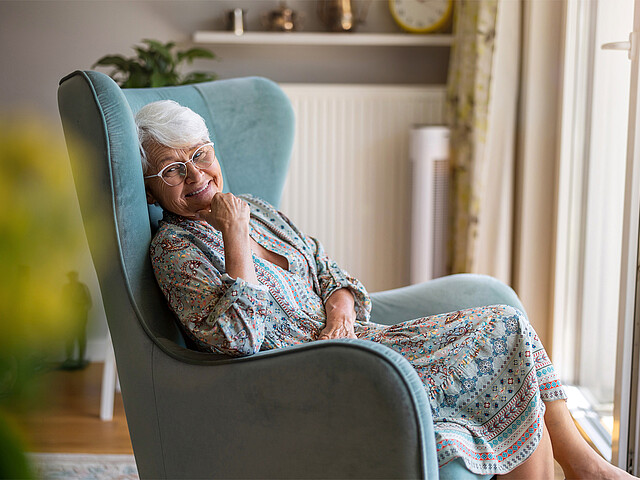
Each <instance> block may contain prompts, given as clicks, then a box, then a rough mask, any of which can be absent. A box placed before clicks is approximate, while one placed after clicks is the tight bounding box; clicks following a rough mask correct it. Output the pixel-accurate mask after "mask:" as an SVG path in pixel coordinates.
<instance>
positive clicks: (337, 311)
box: [318, 288, 356, 340]
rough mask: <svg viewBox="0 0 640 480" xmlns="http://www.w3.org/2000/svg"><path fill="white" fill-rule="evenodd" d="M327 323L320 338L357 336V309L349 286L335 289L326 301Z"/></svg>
mask: <svg viewBox="0 0 640 480" xmlns="http://www.w3.org/2000/svg"><path fill="white" fill-rule="evenodd" d="M325 310H326V312H327V323H326V326H325V328H324V329H323V330H322V332H320V336H319V337H318V340H330V339H332V338H356V334H355V331H354V329H353V326H354V324H355V322H356V310H355V301H354V298H353V294H352V293H351V291H350V290H349V289H348V288H340V289H338V290H335V291H334V292H333V293H332V294H331V295H330V296H329V298H328V299H327V301H326V303H325Z"/></svg>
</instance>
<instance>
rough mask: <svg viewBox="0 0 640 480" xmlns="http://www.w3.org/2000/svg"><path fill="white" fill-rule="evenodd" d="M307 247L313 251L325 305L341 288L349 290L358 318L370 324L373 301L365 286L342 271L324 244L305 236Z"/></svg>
mask: <svg viewBox="0 0 640 480" xmlns="http://www.w3.org/2000/svg"><path fill="white" fill-rule="evenodd" d="M305 241H306V243H307V245H309V247H310V248H311V249H312V251H313V257H314V259H315V262H316V267H317V275H318V282H319V284H320V296H321V297H322V301H323V303H326V301H327V299H328V298H329V297H330V296H331V294H332V293H333V292H335V291H336V290H338V289H340V288H348V289H349V290H350V291H351V293H352V294H353V298H354V300H355V305H354V306H355V310H356V318H357V320H359V321H361V322H368V321H369V316H370V314H371V300H370V299H369V294H368V293H367V290H366V289H365V288H364V285H363V284H362V283H361V282H360V280H358V279H357V278H354V277H352V276H351V275H349V273H348V272H346V271H345V270H342V269H341V268H340V267H339V266H338V264H337V263H336V262H335V261H334V260H332V259H331V258H329V256H328V255H327V254H326V253H325V251H324V247H323V246H322V243H320V242H319V241H318V240H317V239H315V238H313V237H309V236H305Z"/></svg>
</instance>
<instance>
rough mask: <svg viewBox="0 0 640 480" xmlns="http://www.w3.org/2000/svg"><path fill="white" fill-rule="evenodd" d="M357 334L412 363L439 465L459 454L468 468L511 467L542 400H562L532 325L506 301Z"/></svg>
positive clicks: (521, 456)
mask: <svg viewBox="0 0 640 480" xmlns="http://www.w3.org/2000/svg"><path fill="white" fill-rule="evenodd" d="M357 335H358V337H359V338H362V339H366V340H371V341H375V342H377V343H381V344H384V345H386V346H388V347H389V348H392V349H393V350H395V351H397V352H398V353H400V354H401V355H403V356H404V357H405V358H406V359H407V360H408V361H409V362H410V363H411V364H412V366H413V367H414V368H415V369H416V372H417V373H418V375H419V376H420V378H421V379H422V381H423V383H424V385H425V389H426V390H427V393H428V395H429V399H430V402H431V408H432V413H433V417H434V427H435V431H436V445H437V448H438V459H439V462H440V465H441V466H442V465H445V464H447V463H448V462H450V461H452V460H454V459H456V458H461V459H462V460H463V461H464V462H465V464H466V465H467V467H468V468H469V469H470V470H472V471H474V472H476V473H483V474H491V473H506V472H508V471H510V470H512V469H513V468H515V467H516V466H517V465H519V464H520V463H522V462H523V461H524V460H525V459H526V458H528V457H529V455H530V454H531V453H532V452H533V450H534V449H535V447H536V446H537V444H538V441H539V438H540V434H541V431H542V430H541V422H542V415H543V413H544V404H543V402H542V400H554V399H558V398H564V392H563V391H562V388H561V386H560V385H559V382H558V379H557V376H556V374H555V371H554V370H553V366H552V365H551V362H550V361H549V358H548V356H547V354H546V352H545V351H544V348H543V347H542V344H541V343H540V341H539V339H538V337H537V335H536V334H535V331H534V330H533V329H532V328H531V326H530V325H529V323H528V321H527V319H526V318H525V316H524V314H523V313H522V312H520V311H519V310H517V309H515V308H513V307H510V306H506V305H493V306H485V307H477V308H471V309H467V310H462V311H457V312H452V313H445V314H439V315H434V316H431V317H424V318H419V319H416V320H411V321H407V322H404V323H401V324H398V325H394V326H388V327H387V326H382V325H371V326H370V327H368V328H365V329H363V330H360V331H359V332H358V333H357Z"/></svg>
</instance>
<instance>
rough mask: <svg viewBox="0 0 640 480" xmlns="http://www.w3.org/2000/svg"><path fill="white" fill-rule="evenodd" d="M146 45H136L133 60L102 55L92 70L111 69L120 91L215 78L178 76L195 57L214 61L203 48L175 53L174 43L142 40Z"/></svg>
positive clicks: (204, 74)
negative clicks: (184, 65) (180, 68)
mask: <svg viewBox="0 0 640 480" xmlns="http://www.w3.org/2000/svg"><path fill="white" fill-rule="evenodd" d="M142 43H144V44H145V45H146V47H145V46H140V45H138V46H135V47H134V50H135V51H136V53H137V56H136V57H131V58H124V57H123V56H121V55H105V56H104V57H102V58H100V59H99V60H98V61H97V62H96V63H94V64H93V67H96V66H101V67H109V66H113V67H114V69H113V71H112V72H111V73H110V74H109V75H110V76H111V78H113V79H114V80H115V81H116V82H117V83H118V85H120V86H121V87H122V88H146V87H165V86H170V85H186V84H191V83H200V82H208V81H211V80H215V79H216V74H215V73H212V72H191V73H189V74H187V75H185V76H181V75H180V74H179V72H178V69H179V67H180V66H181V65H182V64H184V63H187V64H191V63H192V62H193V61H194V60H195V59H197V58H208V59H214V58H215V55H214V54H213V52H211V51H209V50H205V49H202V48H190V49H188V50H184V51H176V52H174V49H175V46H176V44H175V42H168V43H166V44H163V43H161V42H159V41H157V40H150V39H144V40H143V41H142Z"/></svg>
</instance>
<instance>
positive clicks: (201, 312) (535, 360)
mask: <svg viewBox="0 0 640 480" xmlns="http://www.w3.org/2000/svg"><path fill="white" fill-rule="evenodd" d="M241 197H242V198H243V199H244V200H245V201H246V202H247V203H248V204H249V206H250V208H251V221H250V227H251V231H250V235H251V237H252V238H253V239H254V240H255V241H256V242H257V243H258V244H260V245H261V246H262V247H264V248H266V249H267V250H270V251H272V252H275V253H277V254H279V255H281V256H283V257H284V258H286V259H287V261H288V264H289V266H288V269H283V268H281V267H279V266H277V265H275V264H273V263H271V262H268V261H266V260H263V259H262V258H260V257H257V256H255V255H254V256H253V262H254V267H255V270H256V275H257V278H258V280H259V282H260V285H254V284H250V283H248V282H246V281H244V280H242V279H241V278H237V279H233V278H231V277H230V276H229V275H227V274H226V273H225V267H224V246H223V242H222V235H221V233H220V232H219V231H217V230H215V229H214V228H213V227H211V226H210V225H209V224H208V223H206V222H203V221H197V220H191V219H187V218H184V217H180V216H177V215H174V214H171V213H165V216H164V218H163V221H162V222H161V224H160V228H159V230H158V233H157V234H156V236H155V237H154V239H153V241H152V243H151V247H150V253H151V260H152V263H153V267H154V271H155V275H156V278H157V280H158V283H159V285H160V287H161V288H162V290H163V292H164V294H165V296H166V298H167V299H168V302H169V305H170V307H171V308H172V310H173V311H174V312H175V314H176V316H177V318H178V319H179V322H180V324H181V326H182V327H183V330H184V332H185V333H186V335H188V336H189V337H190V338H191V339H192V340H193V341H194V342H195V343H196V344H197V345H198V346H199V347H200V348H201V349H202V350H203V351H210V352H217V353H224V354H227V355H233V356H242V355H251V354H253V353H256V352H258V351H260V350H267V349H273V348H285V347H288V346H291V345H296V344H300V343H305V342H312V341H314V340H315V339H316V338H317V336H318V334H319V333H320V331H321V330H322V329H323V328H324V325H325V321H326V314H325V309H324V302H325V301H326V300H327V298H328V297H329V296H330V295H331V294H332V293H333V292H334V291H335V290H337V289H340V288H348V289H349V290H350V291H351V292H352V293H353V296H354V298H355V307H356V316H357V320H356V325H355V332H356V336H357V337H358V338H359V339H363V340H370V341H373V342H376V343H379V344H382V345H386V346H387V347H389V348H391V349H393V350H395V351H396V352H398V353H400V354H401V355H402V356H404V358H406V359H407V360H408V361H409V362H410V363H411V365H412V366H413V367H414V368H415V370H416V371H417V373H418V375H419V376H420V378H421V379H422V382H423V383H424V386H425V390H426V392H427V394H428V396H429V399H430V403H431V409H432V413H433V419H434V429H435V434H436V446H437V452H438V461H439V464H440V466H443V465H445V464H447V463H448V462H450V461H452V460H454V459H456V458H461V459H462V460H463V461H464V463H465V464H466V466H467V468H468V469H469V470H471V471H472V472H474V473H481V474H503V473H507V472H509V471H511V470H513V469H514V468H515V467H517V466H518V465H520V464H521V463H522V462H523V461H524V460H526V459H527V458H528V457H529V456H530V455H531V453H532V452H533V451H534V450H535V448H536V446H537V445H538V443H539V441H540V438H541V435H542V425H541V422H542V420H543V414H544V411H545V407H544V403H543V401H550V400H557V399H564V398H566V397H565V394H564V391H563V389H562V386H561V385H560V383H559V381H558V377H557V375H556V372H555V370H554V368H553V365H552V364H551V362H550V361H549V357H548V356H547V354H546V352H545V350H544V348H543V346H542V344H541V343H540V340H539V339H538V337H537V335H536V333H535V332H534V330H533V329H532V327H531V326H530V325H529V323H528V321H527V319H526V318H525V317H524V315H523V314H522V313H521V312H520V311H518V310H516V309H515V308H512V307H509V306H503V305H493V306H486V307H479V308H471V309H467V310H462V311H458V312H452V313H444V314H440V315H434V316H431V317H425V318H419V319H415V320H410V321H408V322H403V323H400V324H397V325H392V326H386V325H378V324H374V323H370V322H369V321H368V317H369V313H370V311H371V302H370V300H369V296H368V294H367V292H366V290H365V288H364V287H363V286H362V284H361V283H360V282H359V281H358V280H356V279H355V278H353V277H351V276H349V274H348V273H346V272H345V271H344V270H342V269H340V268H339V267H338V265H337V264H336V263H335V262H334V261H332V260H331V259H330V258H329V257H328V256H327V255H326V254H325V253H324V251H323V248H322V246H321V244H320V243H319V242H318V241H316V240H315V239H313V238H311V237H308V236H306V235H304V234H303V233H302V232H300V231H299V230H298V229H297V228H296V227H295V226H294V225H293V224H292V223H291V222H290V221H289V220H288V219H287V218H286V217H285V216H284V215H282V214H281V213H280V212H278V211H277V210H275V209H274V208H273V207H272V206H271V205H269V204H268V203H266V202H264V201H262V200H260V199H258V198H255V197H251V196H248V195H243V196H241Z"/></svg>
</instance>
